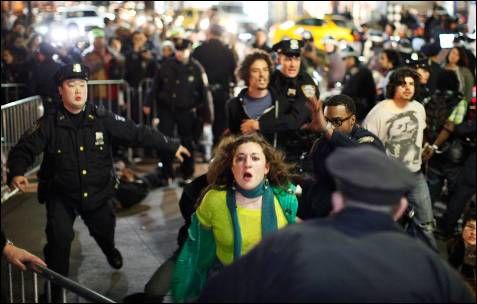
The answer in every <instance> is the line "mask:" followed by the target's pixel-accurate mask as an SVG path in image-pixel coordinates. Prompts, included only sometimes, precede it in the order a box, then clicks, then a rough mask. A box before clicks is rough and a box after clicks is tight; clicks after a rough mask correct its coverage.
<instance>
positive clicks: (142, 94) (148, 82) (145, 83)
mask: <svg viewBox="0 0 477 304" xmlns="http://www.w3.org/2000/svg"><path fill="white" fill-rule="evenodd" d="M153 84H154V79H153V78H144V79H143V80H141V82H139V86H138V88H137V96H138V102H137V106H138V108H139V113H142V109H143V107H144V104H145V103H146V100H147V98H149V96H150V95H151V90H152V86H153ZM150 102H151V114H149V115H148V116H147V117H146V120H145V121H144V122H145V124H146V125H148V126H152V119H153V118H155V117H157V103H156V102H155V101H154V100H150ZM139 117H140V119H141V121H140V123H142V122H143V120H142V118H143V115H140V116H139Z"/></svg>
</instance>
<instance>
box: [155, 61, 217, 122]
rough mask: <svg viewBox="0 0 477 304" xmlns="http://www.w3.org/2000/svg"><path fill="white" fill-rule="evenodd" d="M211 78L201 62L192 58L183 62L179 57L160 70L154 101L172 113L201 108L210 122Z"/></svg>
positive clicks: (157, 76) (156, 81)
mask: <svg viewBox="0 0 477 304" xmlns="http://www.w3.org/2000/svg"><path fill="white" fill-rule="evenodd" d="M207 85H208V82H207V76H206V74H205V72H204V69H203V68H202V66H201V65H200V63H199V62H198V61H197V60H195V59H193V58H190V59H189V61H188V62H187V63H185V64H184V63H182V62H180V61H178V60H177V59H176V58H170V59H168V60H166V61H165V62H164V63H163V65H162V66H161V67H160V68H159V69H158V70H157V73H156V76H155V81H154V87H153V88H152V94H153V95H152V96H151V98H149V100H150V101H154V100H156V101H157V104H158V106H159V107H164V108H168V109H170V110H172V111H188V110H191V109H194V108H200V109H199V110H200V111H202V112H201V115H202V116H205V117H204V120H206V121H209V122H210V120H211V119H210V115H211V114H210V104H209V103H210V97H209V95H208V92H207Z"/></svg>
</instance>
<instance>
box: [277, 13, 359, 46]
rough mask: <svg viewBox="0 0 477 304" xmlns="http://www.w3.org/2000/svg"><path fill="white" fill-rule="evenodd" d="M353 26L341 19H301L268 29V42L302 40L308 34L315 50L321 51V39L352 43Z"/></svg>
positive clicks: (326, 17) (327, 17) (330, 17)
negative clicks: (329, 38)
mask: <svg viewBox="0 0 477 304" xmlns="http://www.w3.org/2000/svg"><path fill="white" fill-rule="evenodd" d="M352 28H353V25H352V23H351V22H347V21H345V20H343V19H339V18H333V17H332V16H325V18H324V19H320V18H312V17H310V18H303V19H299V20H298V21H285V22H283V23H281V24H276V25H273V26H272V27H271V28H270V40H271V42H272V43H273V44H275V43H277V42H279V41H281V40H283V39H302V37H303V34H304V33H306V32H308V33H310V34H311V35H312V36H313V39H314V43H315V45H316V47H317V48H319V49H323V48H324V46H323V41H322V40H323V38H324V37H327V36H332V37H333V38H334V39H335V40H337V41H347V42H352V41H353V40H354V39H353V35H352V33H351V32H352Z"/></svg>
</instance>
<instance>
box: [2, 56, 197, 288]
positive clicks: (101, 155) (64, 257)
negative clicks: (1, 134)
mask: <svg viewBox="0 0 477 304" xmlns="http://www.w3.org/2000/svg"><path fill="white" fill-rule="evenodd" d="M55 78H56V80H57V85H58V91H59V94H60V95H61V99H62V104H61V105H60V106H59V107H58V108H57V111H55V112H51V113H47V114H46V115H44V116H43V117H42V118H40V119H39V120H38V121H36V122H35V123H34V125H33V126H32V127H31V128H30V129H29V130H28V131H27V132H26V133H25V134H24V135H23V136H22V138H21V139H20V141H19V142H18V143H17V144H16V145H15V146H14V147H13V148H12V150H11V151H10V154H9V157H8V162H7V166H8V168H9V173H8V183H9V184H10V186H11V187H12V188H13V187H16V188H19V189H20V190H21V191H25V189H26V187H27V186H28V180H27V179H26V177H25V176H23V175H24V173H25V172H26V170H27V169H28V167H29V166H30V165H31V164H32V163H33V160H34V158H35V156H37V155H39V154H40V153H42V152H43V162H42V164H41V168H40V172H39V174H38V177H39V185H38V199H39V201H40V202H41V203H46V210H47V224H46V237H47V244H46V246H45V248H44V254H45V260H46V263H47V264H48V266H49V267H50V268H51V269H53V270H55V271H56V272H58V273H60V274H62V275H65V276H67V275H68V271H69V256H70V248H71V242H72V241H73V238H74V231H73V223H74V220H75V218H76V216H77V215H80V216H81V217H82V218H83V221H84V222H85V224H86V226H87V227H88V229H89V231H90V234H91V236H93V238H94V239H95V240H96V242H97V243H98V245H99V246H100V248H101V250H102V251H103V253H104V254H105V255H106V257H107V260H108V262H109V264H110V265H111V266H112V267H113V268H116V269H119V268H121V267H122V265H123V260H122V256H121V253H120V252H119V250H118V249H117V248H115V243H114V228H115V224H116V219H115V215H114V209H113V205H112V203H111V198H112V197H113V195H114V188H115V184H116V178H115V176H114V170H113V162H112V158H111V153H112V151H111V150H112V149H111V142H112V141H113V140H117V141H120V142H122V143H125V144H129V145H142V146H149V147H155V148H158V149H161V150H165V151H169V152H170V153H171V154H174V153H175V155H176V157H177V158H179V159H182V156H181V154H185V155H190V153H189V151H187V149H185V148H184V147H183V146H180V145H179V144H178V143H176V142H175V141H172V140H171V139H169V138H168V137H166V136H165V135H163V134H161V133H159V132H157V131H154V130H152V129H150V128H148V127H145V126H139V125H136V124H135V123H134V122H133V121H130V120H126V119H125V118H123V117H121V116H119V115H116V114H113V113H111V112H109V111H107V110H105V109H104V108H98V107H96V106H94V105H93V104H91V103H90V102H87V101H86V98H87V96H88V94H87V93H88V92H87V91H88V89H87V83H86V81H87V80H88V70H87V67H86V66H84V65H81V64H72V65H66V66H64V67H62V68H61V69H60V70H59V71H58V72H57V74H56V75H55ZM58 296H59V289H58V288H57V287H55V288H54V290H53V297H58Z"/></svg>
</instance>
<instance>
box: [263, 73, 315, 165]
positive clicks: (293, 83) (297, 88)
mask: <svg viewBox="0 0 477 304" xmlns="http://www.w3.org/2000/svg"><path fill="white" fill-rule="evenodd" d="M304 85H311V86H314V88H315V95H316V97H317V98H319V97H320V91H319V89H318V87H317V86H316V85H315V83H314V81H313V79H312V78H311V77H310V76H309V75H308V74H306V73H305V72H300V73H299V74H298V76H297V77H295V78H288V77H285V76H284V75H283V74H282V73H281V72H280V71H278V70H276V71H274V72H273V73H272V77H271V79H270V85H269V87H270V88H271V89H273V90H274V91H275V92H276V94H277V95H278V96H280V97H285V98H286V99H287V100H288V101H289V102H290V103H293V104H294V105H295V107H296V108H297V109H298V112H299V113H300V115H299V117H298V121H299V123H300V126H302V125H304V124H306V123H308V122H310V121H311V111H310V109H308V107H307V106H306V103H307V99H306V97H305V94H304V93H303V89H302V88H303V86H304ZM314 139H315V136H314V134H311V133H309V132H307V131H301V130H300V131H294V132H290V134H289V136H288V141H287V143H286V147H285V150H286V151H287V156H290V155H292V154H295V155H297V156H299V154H301V153H303V152H305V151H308V150H309V149H310V147H311V144H312V142H313V140H314Z"/></svg>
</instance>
